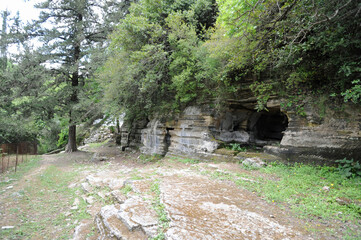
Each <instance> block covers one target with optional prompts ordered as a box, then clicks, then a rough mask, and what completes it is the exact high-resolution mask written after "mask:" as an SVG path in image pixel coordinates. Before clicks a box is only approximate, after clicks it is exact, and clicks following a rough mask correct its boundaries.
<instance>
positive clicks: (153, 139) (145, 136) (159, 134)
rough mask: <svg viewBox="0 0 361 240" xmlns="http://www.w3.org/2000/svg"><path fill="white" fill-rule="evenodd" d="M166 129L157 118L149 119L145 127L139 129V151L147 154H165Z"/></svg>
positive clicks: (166, 143)
mask: <svg viewBox="0 0 361 240" xmlns="http://www.w3.org/2000/svg"><path fill="white" fill-rule="evenodd" d="M167 131H168V130H167V128H166V126H165V125H164V124H163V123H161V122H160V121H159V120H157V119H155V120H152V121H150V122H149V123H148V125H147V128H145V129H142V130H141V141H142V145H143V146H142V147H141V151H142V152H143V153H144V154H148V155H153V154H159V155H165V154H166V153H167V151H168V142H167V139H168V138H169V137H168V135H169V133H168V132H167Z"/></svg>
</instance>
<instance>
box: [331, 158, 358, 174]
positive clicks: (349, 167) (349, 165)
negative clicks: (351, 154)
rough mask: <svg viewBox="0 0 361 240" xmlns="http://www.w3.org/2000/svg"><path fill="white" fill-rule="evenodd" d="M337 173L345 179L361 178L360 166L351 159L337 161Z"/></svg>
mask: <svg viewBox="0 0 361 240" xmlns="http://www.w3.org/2000/svg"><path fill="white" fill-rule="evenodd" d="M336 162H337V163H339V165H338V168H337V169H338V171H339V172H340V174H341V175H342V176H344V177H347V178H351V177H352V178H354V177H361V164H360V162H358V161H354V160H353V159H350V160H348V159H346V158H344V159H341V160H337V161H336Z"/></svg>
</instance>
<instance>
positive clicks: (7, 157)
mask: <svg viewBox="0 0 361 240" xmlns="http://www.w3.org/2000/svg"><path fill="white" fill-rule="evenodd" d="M37 153H38V149H37V144H36V143H32V142H21V143H7V144H1V145H0V154H1V155H0V157H1V166H0V171H1V172H0V173H4V172H6V171H8V170H9V169H14V171H15V172H16V169H17V167H18V165H19V164H20V163H23V162H26V161H28V155H36V154H37Z"/></svg>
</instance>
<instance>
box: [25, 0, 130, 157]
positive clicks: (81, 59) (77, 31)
mask: <svg viewBox="0 0 361 240" xmlns="http://www.w3.org/2000/svg"><path fill="white" fill-rule="evenodd" d="M126 2H129V1H126ZM123 5H124V3H123V2H120V3H118V2H117V1H110V0H109V1H105V0H104V1H97V0H72V1H69V0H46V1H45V2H42V3H39V4H37V5H36V7H37V8H39V9H41V13H40V16H39V20H37V21H36V22H34V26H35V31H34V28H32V29H31V30H32V31H33V32H32V33H30V35H32V36H35V37H37V38H38V41H41V42H42V44H43V46H42V47H41V48H40V51H41V52H42V55H43V56H44V57H46V59H45V60H46V65H48V67H49V68H51V71H52V74H53V77H54V79H55V81H54V82H53V83H54V84H58V85H59V86H61V88H62V91H61V93H62V94H61V96H58V97H60V98H59V99H57V101H58V102H59V104H60V105H61V110H62V111H63V112H64V113H67V114H68V117H69V137H68V144H67V147H66V151H67V152H73V151H76V150H77V146H76V124H77V121H78V119H79V118H80V115H81V112H82V111H81V110H82V109H79V108H78V103H79V95H80V94H81V91H82V87H83V86H84V85H85V81H86V80H87V79H88V78H89V76H91V75H92V73H93V72H94V70H96V68H97V66H94V65H93V66H92V65H91V61H90V59H91V53H92V51H91V50H92V49H94V48H96V47H97V46H98V47H102V46H104V43H105V42H106V40H107V35H108V34H109V32H111V30H112V28H113V26H114V19H117V18H118V19H119V18H120V17H121V14H122V12H119V11H118V10H119V8H120V7H123ZM59 109H60V108H59Z"/></svg>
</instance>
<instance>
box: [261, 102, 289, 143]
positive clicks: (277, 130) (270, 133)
mask: <svg viewBox="0 0 361 240" xmlns="http://www.w3.org/2000/svg"><path fill="white" fill-rule="evenodd" d="M287 127H288V118H287V116H286V114H284V113H282V112H281V111H280V110H279V109H278V110H273V111H271V110H270V111H269V112H261V113H259V117H258V120H257V122H256V124H255V126H254V137H255V141H256V143H257V142H258V143H261V144H262V145H266V144H272V143H279V142H281V140H282V138H283V132H284V131H285V130H286V129H287Z"/></svg>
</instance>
